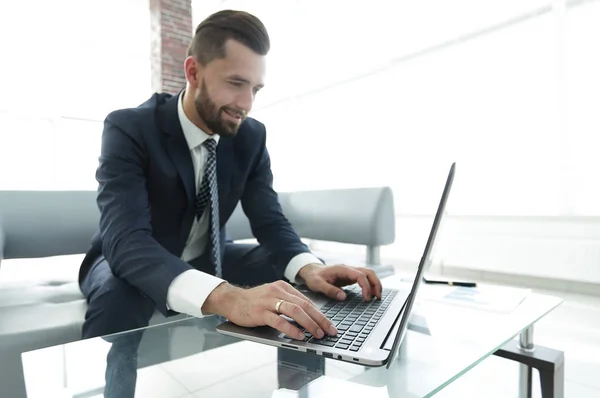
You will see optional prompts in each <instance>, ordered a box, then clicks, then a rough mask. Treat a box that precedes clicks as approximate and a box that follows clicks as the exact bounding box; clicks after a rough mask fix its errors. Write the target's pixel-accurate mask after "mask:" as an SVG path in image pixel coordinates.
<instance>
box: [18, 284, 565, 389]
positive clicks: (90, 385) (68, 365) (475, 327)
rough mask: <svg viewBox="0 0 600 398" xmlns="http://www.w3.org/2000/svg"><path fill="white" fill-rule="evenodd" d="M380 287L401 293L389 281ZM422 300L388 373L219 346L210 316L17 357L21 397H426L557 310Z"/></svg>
mask: <svg viewBox="0 0 600 398" xmlns="http://www.w3.org/2000/svg"><path fill="white" fill-rule="evenodd" d="M384 285H385V286H386V287H388V286H391V287H397V288H401V289H402V288H408V284H407V283H403V282H401V281H399V280H398V278H395V279H394V281H392V282H390V281H386V283H385V284H384ZM437 291H438V292H439V291H441V290H439V289H438V290H437ZM445 291H446V292H447V291H448V290H445ZM457 291H458V290H453V292H457ZM421 292H423V293H421ZM421 292H420V296H421V295H422V296H423V298H421V299H420V300H418V301H417V305H416V306H415V307H414V309H413V316H412V318H411V322H410V325H409V330H408V332H407V334H406V337H405V339H404V342H403V344H402V345H401V347H400V352H399V355H398V357H397V359H396V361H395V362H394V363H393V364H392V366H391V367H390V369H386V368H385V366H383V367H365V366H361V365H358V364H353V363H346V362H342V361H338V360H335V359H329V358H324V357H321V356H317V355H312V354H305V353H301V352H297V351H294V350H291V349H286V348H276V347H272V346H267V345H263V344H259V343H254V342H249V341H243V340H240V339H237V338H233V337H229V336H224V335H222V334H220V333H218V332H216V330H215V328H216V326H217V325H218V324H219V323H220V322H221V320H220V319H219V318H218V317H214V316H213V317H207V318H202V319H198V318H186V319H182V320H177V321H172V322H168V323H164V324H161V325H157V326H151V327H149V328H146V329H142V330H136V331H130V332H126V333H120V334H115V335H111V336H106V337H102V338H96V339H88V340H82V341H78V342H74V343H70V344H65V345H61V346H55V347H50V348H45V349H40V350H36V351H31V352H27V353H24V354H23V356H22V359H23V370H24V374H25V382H26V388H27V394H28V397H30V398H33V397H48V396H52V397H82V398H83V397H102V396H107V397H134V396H135V397H167V398H169V397H172V398H178V397H181V398H184V397H189V398H191V397H194V398H198V397H330V396H345V397H363V396H369V397H429V396H432V395H434V394H436V393H437V392H439V391H440V390H442V389H443V388H444V387H446V386H447V385H449V384H450V383H452V382H453V381H454V380H456V379H458V378H459V377H460V376H462V375H463V374H465V373H466V372H467V371H468V370H469V369H471V368H472V367H473V366H476V365H477V364H478V363H479V362H481V361H482V360H484V359H485V358H487V357H488V356H490V355H492V354H493V353H494V352H495V351H496V350H498V349H499V348H501V347H502V346H503V345H505V344H506V343H507V342H508V341H510V340H511V339H513V338H514V337H515V336H517V335H518V334H519V333H520V332H521V331H522V330H524V329H525V328H527V327H528V326H530V325H531V324H533V323H535V322H536V321H537V320H539V319H540V318H542V317H543V316H544V315H546V314H547V313H548V312H550V311H552V309H554V308H555V307H557V306H558V305H560V303H561V302H562V300H561V299H560V298H557V297H552V296H546V295H539V294H528V295H527V296H526V297H525V298H521V299H520V300H518V303H517V304H516V305H515V306H514V308H512V307H511V308H508V309H506V308H504V309H499V308H492V307H489V308H481V307H478V306H474V305H464V303H458V302H456V300H454V298H453V297H452V296H448V294H445V293H444V295H443V297H445V299H444V300H438V299H437V298H436V297H437V296H436V290H435V289H430V287H426V288H423V289H422V291H421ZM458 292H459V293H460V291H458ZM453 294H454V293H453ZM461 294H462V293H461ZM504 301H510V300H503V302H504ZM488 304H489V303H488ZM509 307H510V306H509ZM516 382H517V381H515V383H516Z"/></svg>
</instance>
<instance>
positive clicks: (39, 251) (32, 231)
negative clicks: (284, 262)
mask: <svg viewBox="0 0 600 398" xmlns="http://www.w3.org/2000/svg"><path fill="white" fill-rule="evenodd" d="M96 195H97V193H96V191H0V259H2V258H5V259H10V258H35V257H49V256H56V255H66V254H81V253H85V252H86V251H87V250H88V248H89V245H90V240H91V238H92V236H93V235H94V233H95V232H96V231H97V229H98V221H99V216H100V213H99V211H98V208H97V205H96ZM279 200H280V203H281V206H282V209H283V213H284V214H285V216H286V217H287V218H288V220H289V221H290V223H291V224H292V226H293V227H294V229H295V230H296V232H297V233H298V235H300V236H301V237H303V238H307V239H315V240H325V241H332V242H341V243H351V244H359V245H366V246H371V247H375V246H381V245H386V244H390V243H393V242H394V239H395V217H394V202H393V195H392V191H391V189H390V188H388V187H382V188H358V189H337V190H322V191H303V192H283V193H280V194H279ZM227 234H228V236H229V237H230V238H231V239H233V240H240V239H251V238H253V235H252V230H251V228H250V224H249V222H248V219H247V218H246V216H245V214H244V212H243V211H242V208H241V205H238V206H237V208H236V210H235V212H234V213H233V215H232V216H231V218H230V219H229V220H228V222H227ZM3 240H4V244H2V241H3Z"/></svg>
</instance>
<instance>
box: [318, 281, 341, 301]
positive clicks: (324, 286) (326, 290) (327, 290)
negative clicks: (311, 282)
mask: <svg viewBox="0 0 600 398" xmlns="http://www.w3.org/2000/svg"><path fill="white" fill-rule="evenodd" d="M315 285H316V286H315V290H317V291H319V292H321V293H323V294H325V295H327V296H328V297H331V298H332V299H336V300H340V301H342V300H345V299H346V292H344V291H343V290H342V289H340V288H339V287H337V286H334V285H332V284H331V283H328V282H327V281H326V280H325V279H323V278H319V279H317V280H316V282H315Z"/></svg>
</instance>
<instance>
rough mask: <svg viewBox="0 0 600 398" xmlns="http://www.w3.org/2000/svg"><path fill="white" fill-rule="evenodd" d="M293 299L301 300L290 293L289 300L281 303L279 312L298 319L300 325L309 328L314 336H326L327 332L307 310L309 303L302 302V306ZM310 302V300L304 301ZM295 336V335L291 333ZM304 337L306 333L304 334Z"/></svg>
mask: <svg viewBox="0 0 600 398" xmlns="http://www.w3.org/2000/svg"><path fill="white" fill-rule="evenodd" d="M291 300H300V299H298V298H296V297H295V296H293V295H291V294H290V295H289V300H286V301H284V302H282V303H281V305H280V306H279V312H280V313H281V314H283V315H286V316H288V317H290V318H292V319H293V320H294V321H296V322H297V323H298V324H299V325H300V326H302V327H303V328H304V329H306V330H308V331H309V332H310V333H311V334H312V335H313V336H315V337H316V338H318V339H320V338H323V337H324V336H325V332H324V331H323V330H322V329H321V327H320V326H319V325H317V322H316V321H315V320H314V319H313V318H311V317H310V316H309V315H308V314H307V313H306V311H305V309H306V308H308V306H307V305H305V304H302V306H300V305H298V304H296V303H295V302H293V301H291ZM304 302H305V303H308V301H304ZM325 330H327V329H325ZM290 336H293V335H290ZM302 338H304V334H303V335H302Z"/></svg>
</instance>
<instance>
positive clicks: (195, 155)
mask: <svg viewBox="0 0 600 398" xmlns="http://www.w3.org/2000/svg"><path fill="white" fill-rule="evenodd" d="M182 100H183V92H182V93H181V95H180V96H179V101H178V106H177V113H178V115H179V122H180V123H181V128H182V130H183V135H184V136H185V139H186V141H187V144H188V147H189V149H190V154H191V155H192V163H193V165H194V175H195V180H196V190H198V189H200V186H201V185H202V177H203V173H204V165H205V163H206V160H207V157H208V150H207V149H206V148H205V147H204V146H203V145H202V143H203V142H204V141H205V140H206V139H208V138H214V139H215V141H217V144H218V143H219V136H218V135H216V134H215V135H212V136H210V135H208V134H206V133H205V132H204V131H202V130H201V129H200V128H198V127H197V126H196V125H195V124H193V123H192V122H191V121H190V119H189V118H188V117H187V116H186V114H185V112H184V110H183V102H182ZM208 213H209V212H204V214H202V217H200V220H197V219H196V218H195V217H194V223H193V225H192V229H191V231H190V235H189V237H188V240H187V243H186V245H185V248H184V250H183V254H182V256H181V259H182V260H183V261H186V262H188V261H190V260H193V259H195V258H197V257H199V256H201V255H202V254H203V253H204V250H205V249H206V247H207V245H208V241H209V228H208V227H209V224H208V222H209V218H208ZM311 263H317V264H321V261H320V260H319V259H318V258H317V257H315V256H314V255H313V254H312V253H301V254H298V255H297V256H295V257H294V258H292V259H291V260H290V262H289V263H288V265H287V267H286V269H285V272H284V276H285V277H286V278H287V279H288V280H290V281H295V282H299V281H298V280H297V279H296V276H297V274H298V271H300V269H301V268H302V267H304V266H305V265H307V264H311ZM223 282H224V280H223V279H221V278H217V277H215V276H212V275H210V274H206V273H204V272H201V271H198V270H196V269H192V270H188V271H185V272H183V273H182V274H181V275H179V276H178V277H177V278H175V279H174V280H173V282H172V283H171V286H169V290H168V292H167V305H168V307H169V308H170V309H172V310H173V311H177V312H179V313H183V314H188V315H191V316H196V317H203V316H204V314H203V313H202V310H201V308H202V305H203V304H204V301H206V298H207V297H208V295H209V294H210V293H211V292H212V291H213V290H214V289H215V288H216V287H217V286H219V285H220V284H221V283H223Z"/></svg>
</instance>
